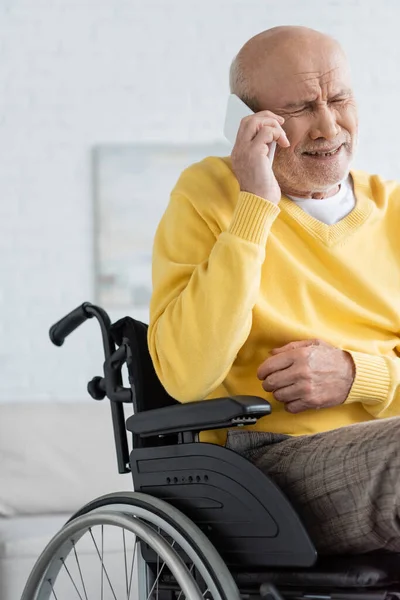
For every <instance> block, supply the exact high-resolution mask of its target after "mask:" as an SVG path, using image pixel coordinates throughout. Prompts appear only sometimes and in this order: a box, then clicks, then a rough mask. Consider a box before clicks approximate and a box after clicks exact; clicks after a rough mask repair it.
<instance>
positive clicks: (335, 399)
mask: <svg viewBox="0 0 400 600" xmlns="http://www.w3.org/2000/svg"><path fill="white" fill-rule="evenodd" d="M271 354H272V356H271V357H270V358H267V360H265V361H264V362H263V363H262V364H261V365H260V366H259V368H258V370H257V377H258V378H259V379H261V380H262V381H263V384H262V386H263V388H264V390H265V391H266V392H273V394H274V398H275V399H276V400H278V401H279V402H283V403H284V404H285V410H287V411H288V412H291V413H299V412H302V411H304V410H308V409H310V408H314V409H318V408H327V407H329V406H336V405H338V404H343V402H344V401H345V400H346V398H347V396H348V395H349V392H350V389H351V386H352V385H353V381H354V377H355V365H354V361H353V359H352V357H351V354H349V353H348V352H346V351H344V350H340V349H339V348H335V347H334V346H331V345H330V344H328V343H326V342H324V341H322V340H304V341H299V342H290V343H289V344H286V345H285V346H282V347H281V348H275V349H274V350H272V351H271Z"/></svg>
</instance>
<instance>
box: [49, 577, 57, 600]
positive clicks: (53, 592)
mask: <svg viewBox="0 0 400 600" xmlns="http://www.w3.org/2000/svg"><path fill="white" fill-rule="evenodd" d="M47 581H48V584H49V586H50V587H51V592H52V594H53V596H54V598H55V600H58V598H57V596H56V593H55V591H54V588H53V584H52V583H51V579H48V580H47Z"/></svg>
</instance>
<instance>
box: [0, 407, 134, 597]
mask: <svg viewBox="0 0 400 600" xmlns="http://www.w3.org/2000/svg"><path fill="white" fill-rule="evenodd" d="M127 416H128V415H127ZM132 489H133V487H132V478H131V475H130V474H125V475H120V474H118V470H117V462H116V456H115V447H114V439H113V429H112V420H111V411H110V404H109V402H108V401H107V400H104V401H102V402H95V401H94V400H92V401H90V400H82V402H76V401H74V402H62V403H60V402H59V403H52V402H40V403H36V402H35V403H6V402H3V403H0V600H19V599H20V597H21V594H22V591H23V588H24V585H25V582H26V580H27V578H28V575H29V573H30V571H31V569H32V566H33V565H34V563H35V561H36V559H37V558H38V556H39V554H40V553H41V552H42V550H43V549H44V547H45V545H46V544H47V542H48V541H49V540H50V539H51V537H52V536H53V535H54V534H55V533H56V532H57V531H58V530H59V529H60V528H61V527H62V525H63V524H64V523H65V522H66V521H67V519H68V518H69V517H70V516H71V515H72V514H73V513H74V512H75V511H76V510H78V509H79V508H80V507H81V506H82V505H84V504H85V503H87V502H89V501H90V500H93V499H94V498H96V497H98V496H101V495H103V494H106V493H109V492H115V491H132ZM114 541H115V544H114V543H113V541H112V540H111V545H110V544H108V551H109V552H111V553H114V554H113V558H114V559H115V560H118V559H121V556H120V553H121V547H120V544H117V540H114ZM85 553H86V556H85V560H86V562H87V566H86V569H87V570H86V573H87V576H88V577H89V578H90V573H91V570H92V571H93V578H95V577H96V578H98V569H99V567H98V565H99V563H98V558H97V556H95V548H93V547H91V546H88V547H87V549H85Z"/></svg>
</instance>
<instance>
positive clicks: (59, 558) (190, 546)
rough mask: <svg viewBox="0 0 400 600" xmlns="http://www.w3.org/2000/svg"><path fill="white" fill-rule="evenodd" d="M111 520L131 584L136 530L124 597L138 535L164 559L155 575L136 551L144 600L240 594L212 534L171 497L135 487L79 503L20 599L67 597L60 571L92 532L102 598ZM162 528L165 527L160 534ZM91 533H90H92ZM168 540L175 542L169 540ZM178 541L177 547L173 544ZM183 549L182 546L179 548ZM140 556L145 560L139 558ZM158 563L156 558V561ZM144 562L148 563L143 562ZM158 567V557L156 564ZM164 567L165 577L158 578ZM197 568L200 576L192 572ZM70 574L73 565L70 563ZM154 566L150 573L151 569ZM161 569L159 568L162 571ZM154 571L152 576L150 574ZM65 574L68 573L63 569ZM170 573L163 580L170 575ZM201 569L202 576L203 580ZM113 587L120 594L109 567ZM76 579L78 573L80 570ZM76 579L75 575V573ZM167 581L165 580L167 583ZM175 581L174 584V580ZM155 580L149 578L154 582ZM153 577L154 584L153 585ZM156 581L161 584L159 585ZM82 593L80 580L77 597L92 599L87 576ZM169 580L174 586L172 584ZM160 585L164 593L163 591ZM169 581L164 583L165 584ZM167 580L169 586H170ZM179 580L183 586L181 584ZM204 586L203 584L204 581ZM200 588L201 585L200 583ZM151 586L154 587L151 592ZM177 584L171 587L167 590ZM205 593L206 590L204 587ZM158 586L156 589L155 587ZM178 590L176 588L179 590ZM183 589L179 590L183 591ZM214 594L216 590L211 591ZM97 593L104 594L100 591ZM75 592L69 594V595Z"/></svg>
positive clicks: (233, 598)
mask: <svg viewBox="0 0 400 600" xmlns="http://www.w3.org/2000/svg"><path fill="white" fill-rule="evenodd" d="M99 525H101V535H102V541H101V556H100V551H99V549H98V547H97V545H96V542H95V541H94V538H93V534H92V527H93V526H99ZM104 525H111V526H114V527H115V526H116V527H120V528H122V529H123V540H124V556H125V572H126V586H127V587H126V589H127V590H128V576H127V557H126V554H125V531H126V532H130V534H134V535H135V550H134V551H133V559H132V570H131V582H130V584H129V593H128V591H127V592H126V595H125V593H123V594H122V593H121V596H120V597H121V598H124V599H125V598H128V597H129V598H130V591H131V583H132V572H133V564H134V561H135V552H136V544H137V541H138V540H139V541H142V542H144V543H145V544H146V547H147V548H150V549H151V550H152V551H153V552H156V554H157V557H160V558H161V560H162V561H163V564H162V566H161V569H160V573H159V574H158V575H157V577H155V573H154V572H153V571H151V569H150V568H148V566H147V564H146V563H145V562H144V561H143V558H142V555H141V552H140V551H138V552H137V555H136V556H137V558H138V563H137V565H138V573H139V575H138V589H139V593H138V595H134V598H135V600H136V598H138V599H139V600H147V599H151V600H153V599H154V600H158V599H159V598H160V600H164V598H165V599H166V600H169V599H170V598H171V599H172V598H179V599H180V600H184V599H186V600H189V599H190V600H199V599H200V598H204V597H205V598H210V600H228V599H229V600H240V594H239V591H238V589H237V587H236V584H235V582H234V580H233V578H232V576H231V574H230V572H229V570H228V569H227V567H226V565H225V564H224V562H223V561H222V559H221V557H220V556H219V554H218V552H217V551H216V550H215V548H214V546H213V545H212V544H211V542H210V541H209V540H208V539H207V537H206V536H205V535H204V534H203V533H202V532H201V531H200V530H199V529H198V528H197V526H196V525H195V524H194V523H192V521H191V520H190V519H188V518H187V517H186V516H185V515H183V514H182V513H181V512H180V511H178V510H177V509H176V508H174V507H173V506H171V505H169V504H168V503H166V502H164V501H162V500H159V499H157V498H154V497H152V496H147V495H146V494H139V493H135V492H123V493H115V494H108V495H106V496H102V497H100V498H97V499H96V500H93V501H92V502H90V503H89V504H87V505H85V506H84V507H83V508H82V509H80V510H79V511H78V512H77V513H76V514H75V515H74V516H73V517H72V518H71V519H70V520H69V521H68V522H67V523H66V525H65V526H64V527H63V528H62V529H61V530H60V532H59V533H58V534H56V535H55V536H54V538H53V539H52V540H51V541H50V542H49V544H48V546H47V547H46V548H45V550H44V551H43V553H42V555H41V556H40V557H39V559H38V561H37V562H36V564H35V566H34V568H33V571H32V573H31V575H30V577H29V579H28V582H27V584H26V586H25V590H24V593H23V595H22V599H21V600H50V599H53V598H54V599H57V600H63V597H61V596H59V595H58V593H57V595H56V593H55V589H54V588H55V586H56V583H57V581H58V579H57V578H58V576H59V574H60V571H62V569H63V567H64V568H65V563H66V560H67V558H68V557H71V562H73V552H75V557H76V554H77V553H76V545H77V544H79V542H80V538H81V537H82V536H84V535H85V534H87V533H88V532H90V535H91V536H92V538H93V541H94V544H95V546H96V550H97V554H98V558H99V559H100V561H101V562H100V565H101V568H100V571H99V573H100V572H101V577H102V588H101V590H102V591H101V598H102V599H103V570H104V571H106V569H105V567H104V564H103V558H104V556H106V555H104V556H103V526H104ZM161 531H162V532H163V533H164V536H165V535H166V536H167V538H166V537H164V536H163V535H161ZM87 537H88V538H89V536H87ZM169 540H172V544H171V545H169V543H168V542H169ZM174 546H175V547H174ZM178 547H179V548H180V549H181V551H180V552H178V551H177V548H178ZM182 551H183V552H184V555H185V557H186V558H187V559H190V561H191V563H192V567H191V568H190V569H189V568H188V565H187V563H188V560H183V559H182V556H181V555H180V554H182ZM140 561H141V562H140ZM77 562H78V567H79V575H80V578H81V579H82V573H81V568H80V566H79V561H78V559H77ZM152 566H153V567H154V564H152ZM142 567H143V568H142ZM158 567H159V563H158V558H157V568H158ZM164 567H167V568H166V569H165V570H164V575H163V578H162V579H160V583H158V580H159V578H160V575H161V571H163V569H164ZM193 569H195V571H194V573H195V574H196V577H194V576H193V573H192V572H193ZM66 571H67V572H68V575H69V577H70V578H71V575H70V572H69V570H68V568H66ZM150 572H151V573H150ZM157 572H158V571H157ZM149 573H150V575H151V577H150V576H149ZM61 574H64V572H62V573H61ZM166 575H167V577H168V576H169V577H170V579H169V580H168V579H166V580H164V578H165V576H166ZM199 575H200V576H201V582H202V584H200V583H199ZM106 576H107V579H108V583H109V587H110V588H111V591H112V593H113V596H112V597H111V596H109V597H110V598H112V600H119V597H118V598H117V596H116V594H115V593H114V591H113V587H112V585H111V582H110V579H109V577H108V574H107V573H106ZM76 577H77V581H78V583H79V580H78V575H76ZM71 580H72V578H71ZM165 581H166V583H164V582H165ZM171 581H173V582H174V583H173V585H172V583H171ZM149 582H150V583H149ZM152 582H153V585H151V584H152ZM156 583H157V589H156V590H154V586H155V585H156ZM82 584H83V591H82V586H81V585H80V586H79V587H80V590H81V592H82V593H79V591H78V588H77V586H76V584H74V587H75V590H76V593H77V595H76V596H75V595H74V596H73V597H74V598H77V599H78V600H91V595H90V596H88V595H87V591H86V588H85V585H84V582H83V579H82ZM168 585H170V587H168ZM159 586H160V594H161V595H159ZM163 586H164V587H163ZM165 586H167V587H165ZM177 586H178V587H177ZM199 586H200V587H199ZM200 588H201V589H200ZM149 589H150V593H149ZM168 589H170V590H172V591H170V592H168V591H165V590H168ZM203 589H205V590H206V591H205V592H204V593H205V594H206V593H207V594H208V595H202V590H203ZM153 590H154V591H153ZM174 590H175V591H174ZM179 591H180V593H179ZM210 594H212V595H210ZM93 597H96V598H97V597H99V594H98V593H97V595H96V594H94V595H93ZM70 598H71V595H68V599H70Z"/></svg>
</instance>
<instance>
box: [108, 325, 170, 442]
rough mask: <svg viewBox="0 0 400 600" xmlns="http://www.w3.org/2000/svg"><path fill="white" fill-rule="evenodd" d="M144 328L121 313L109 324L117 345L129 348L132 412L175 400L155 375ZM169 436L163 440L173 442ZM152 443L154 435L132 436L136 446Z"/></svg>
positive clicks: (156, 406)
mask: <svg viewBox="0 0 400 600" xmlns="http://www.w3.org/2000/svg"><path fill="white" fill-rule="evenodd" d="M147 330H148V326H147V325H146V323H142V322H141V321H137V320H135V319H132V318H131V317H124V318H123V319H120V320H119V321H117V322H116V323H114V324H113V325H112V326H111V335H112V337H113V339H114V341H115V343H116V344H117V345H118V346H121V344H123V343H126V344H128V346H129V348H130V356H129V359H128V361H127V368H128V375H129V382H130V384H131V387H132V390H133V392H134V394H133V410H134V413H139V412H143V411H146V410H152V409H155V408H164V407H166V406H172V405H174V404H177V400H175V399H174V398H172V397H171V396H170V395H169V394H168V393H167V392H166V391H165V389H164V387H163V386H162V385H161V382H160V380H159V379H158V377H157V373H156V372H155V369H154V365H153V361H152V360H151V356H150V352H149V347H148V343H147ZM169 437H171V439H169V440H166V439H164V440H163V442H162V443H163V444H165V443H173V442H176V436H169ZM154 445H158V441H156V440H154V438H149V439H148V440H140V439H139V438H138V437H137V436H134V446H135V447H138V446H154Z"/></svg>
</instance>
